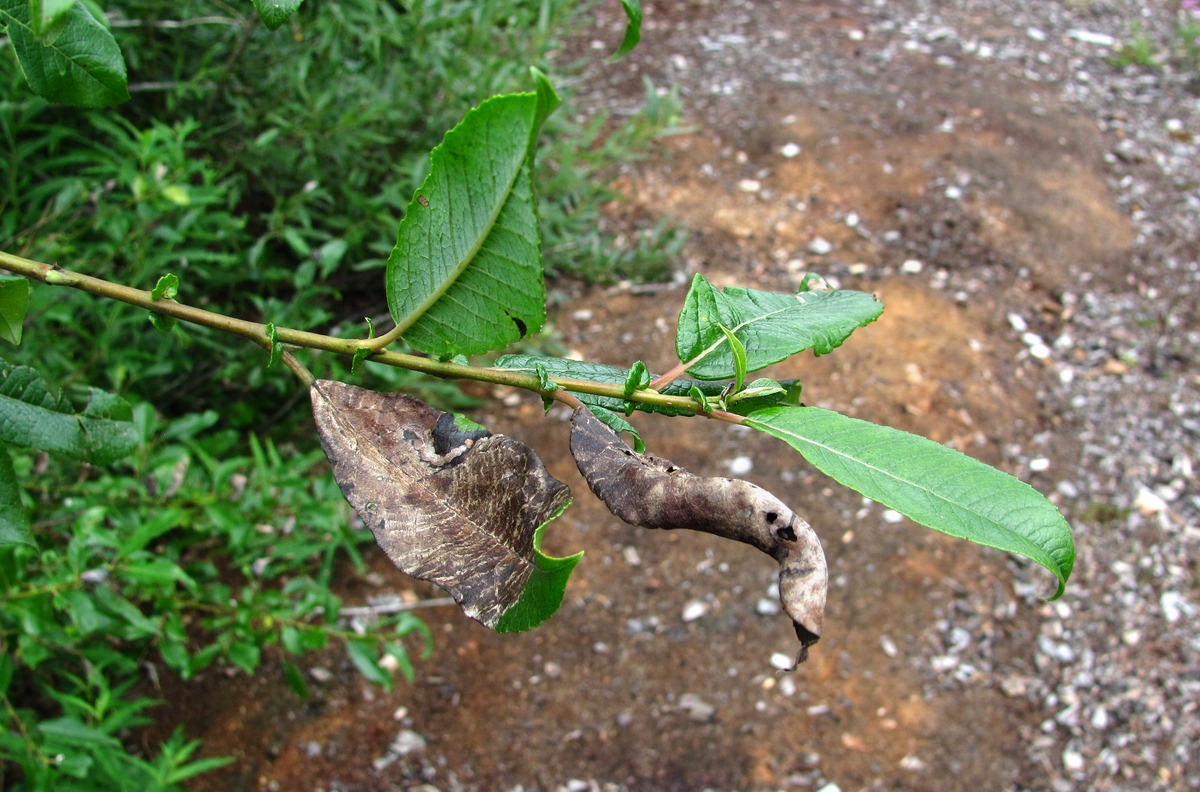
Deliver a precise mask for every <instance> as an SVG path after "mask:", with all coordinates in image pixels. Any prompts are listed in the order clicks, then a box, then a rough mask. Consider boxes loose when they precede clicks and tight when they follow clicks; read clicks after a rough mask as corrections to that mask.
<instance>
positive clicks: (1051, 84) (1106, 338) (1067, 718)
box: [866, 1, 1200, 791]
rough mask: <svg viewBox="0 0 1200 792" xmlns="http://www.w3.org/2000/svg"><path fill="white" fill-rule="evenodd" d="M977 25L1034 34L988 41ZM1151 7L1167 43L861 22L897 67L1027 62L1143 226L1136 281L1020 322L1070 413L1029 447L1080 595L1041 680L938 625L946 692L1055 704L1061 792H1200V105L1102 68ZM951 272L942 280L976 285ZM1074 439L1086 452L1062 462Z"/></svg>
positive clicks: (1177, 87) (1050, 616)
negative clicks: (1058, 510)
mask: <svg viewBox="0 0 1200 792" xmlns="http://www.w3.org/2000/svg"><path fill="white" fill-rule="evenodd" d="M867 13H872V12H870V11H868V12H867ZM981 16H982V17H986V18H987V19H996V18H1001V19H1009V20H1011V26H1012V29H1013V30H1014V31H1023V33H1021V32H1012V31H1010V32H1009V34H1008V35H1005V36H1004V37H1002V38H1000V37H997V38H995V39H993V40H989V39H987V38H984V37H982V36H980V35H979V34H977V33H976V32H974V31H975V30H976V28H977V27H978V20H979V19H980V17H981ZM1139 18H1140V21H1141V26H1142V32H1143V33H1144V34H1145V35H1148V36H1150V37H1151V38H1152V39H1153V40H1154V41H1156V42H1157V43H1158V44H1159V46H1160V47H1163V48H1165V47H1166V46H1167V44H1168V43H1169V42H1170V40H1171V34H1172V31H1171V28H1170V25H1169V24H1168V21H1169V19H1168V15H1166V14H1165V13H1163V12H1162V11H1161V10H1159V11H1157V12H1154V13H1151V12H1148V11H1147V10H1146V8H1145V6H1144V5H1143V4H1138V3H1122V2H1096V3H1084V4H1069V5H1068V4H1062V3H1041V2H1039V3H1033V2H1016V1H1008V2H964V3H958V4H954V7H953V8H949V9H948V8H945V7H944V4H940V3H932V2H904V3H888V4H887V5H886V7H877V8H876V11H875V12H874V19H875V20H876V21H875V23H874V24H872V25H871V26H869V27H868V28H867V31H866V39H867V40H868V41H871V40H872V39H876V38H880V37H882V38H884V39H885V40H886V42H887V43H885V44H884V45H883V46H882V48H881V52H882V54H881V55H880V57H882V58H886V57H887V56H886V53H887V52H888V51H889V50H890V49H895V48H900V49H912V48H917V49H921V50H928V51H929V52H931V53H934V52H937V53H942V57H945V58H947V59H950V60H952V61H954V62H955V63H956V64H964V65H965V68H968V69H971V68H980V67H981V62H986V61H992V62H996V63H997V65H996V66H995V67H996V68H1012V67H1016V68H1018V69H1020V70H1021V73H1022V74H1023V76H1024V77H1025V79H1027V80H1028V81H1029V82H1030V83H1037V84H1039V85H1041V86H1043V87H1042V92H1043V96H1044V98H1045V101H1046V102H1047V103H1050V102H1055V101H1057V102H1061V103H1064V104H1066V105H1070V106H1072V107H1074V108H1075V109H1076V110H1077V111H1078V112H1079V113H1081V114H1083V115H1084V116H1085V117H1087V118H1089V119H1091V120H1093V121H1094V123H1095V124H1096V125H1097V127H1098V128H1099V129H1100V130H1101V131H1102V133H1103V139H1104V141H1105V143H1106V145H1107V146H1108V147H1109V154H1108V155H1107V156H1106V157H1105V161H1106V164H1107V167H1108V172H1107V174H1106V175H1107V181H1108V185H1109V187H1110V189H1111V190H1112V192H1113V194H1114V195H1115V196H1116V201H1117V204H1118V205H1119V206H1120V207H1121V208H1122V210H1123V211H1124V212H1125V213H1127V215H1128V216H1129V217H1130V218H1132V220H1133V223H1134V226H1135V234H1136V241H1135V245H1134V252H1133V261H1132V262H1131V265H1130V267H1129V275H1128V278H1127V280H1126V284H1125V288H1114V287H1113V285H1112V284H1108V285H1103V284H1100V283H1095V282H1094V281H1093V279H1090V278H1088V276H1087V273H1084V272H1080V273H1076V274H1075V275H1076V279H1075V282H1074V283H1073V284H1072V285H1071V286H1069V287H1068V289H1067V290H1066V291H1064V292H1063V294H1062V295H1061V304H1062V308H1063V310H1062V313H1061V315H1060V316H1059V317H1058V321H1057V322H1055V323H1053V324H1050V323H1048V322H1047V321H1046V319H1045V317H1044V316H1043V315H1042V314H1041V312H1038V313H1037V314H1032V313H1031V314H1028V315H1020V314H1014V315H1012V316H1010V317H1009V322H1010V325H1011V327H1012V331H1013V337H1014V338H1015V339H1016V340H1018V341H1020V342H1021V343H1022V344H1023V346H1024V347H1025V350H1024V352H1023V353H1022V356H1021V358H1020V359H1019V361H1018V362H1019V364H1020V366H1021V368H1022V371H1023V374H1024V375H1025V377H1026V378H1027V381H1032V382H1037V383H1039V389H1038V397H1039V399H1040V401H1041V402H1042V404H1043V405H1044V408H1045V411H1046V413H1047V414H1050V415H1057V416H1061V417H1062V418H1063V425H1062V427H1061V428H1060V429H1059V430H1058V431H1057V432H1055V433H1054V434H1047V435H1046V436H1044V437H1040V438H1035V442H1036V441H1040V442H1037V443H1036V444H1037V446H1038V447H1037V448H1035V449H1024V450H1020V451H1018V454H1024V455H1026V456H1027V457H1028V459H1026V469H1027V470H1030V471H1031V472H1032V473H1037V474H1040V476H1039V479H1037V483H1039V484H1046V485H1048V486H1043V487H1042V489H1043V490H1044V491H1047V490H1049V491H1054V492H1055V493H1056V495H1055V498H1056V500H1057V501H1058V502H1059V504H1060V506H1061V507H1062V508H1063V509H1064V511H1066V512H1067V513H1068V515H1069V516H1070V517H1071V519H1072V524H1073V527H1074V529H1075V538H1076V544H1077V546H1078V548H1079V558H1078V560H1077V566H1076V571H1075V575H1074V576H1073V578H1072V580H1071V583H1070V585H1069V586H1068V588H1067V593H1066V595H1065V596H1064V597H1063V598H1062V599H1061V600H1059V601H1057V602H1055V603H1047V604H1042V605H1041V606H1040V607H1041V611H1042V614H1043V616H1044V621H1043V622H1042V624H1041V627H1040V634H1039V635H1038V636H1037V640H1036V644H1035V645H1036V654H1035V657H1034V667H1035V668H1036V670H1037V674H1036V675H1032V676H1031V675H1022V674H1017V673H1014V672H1012V671H1011V670H1005V669H993V668H992V666H991V661H990V654H991V653H990V652H989V642H988V641H987V640H984V641H978V642H976V641H975V640H973V639H972V634H974V635H979V634H981V633H982V632H983V630H982V623H983V621H984V618H985V616H986V614H985V615H981V614H979V613H977V612H975V611H969V610H963V611H961V612H957V613H953V614H947V616H948V617H950V616H953V618H946V619H944V620H943V621H942V622H941V623H939V624H938V625H935V626H934V628H933V630H932V633H933V634H934V635H933V636H932V637H933V638H934V639H936V640H938V641H940V642H941V645H942V647H943V650H944V651H943V654H940V655H936V656H933V657H932V658H931V665H932V667H933V670H934V671H935V672H936V674H937V676H938V678H939V684H940V685H943V686H948V687H952V686H955V685H962V684H966V683H968V682H970V681H972V680H975V681H977V680H978V679H979V676H980V675H986V674H992V675H993V676H992V681H993V682H994V683H995V684H997V685H999V686H1000V688H1001V689H1002V690H1003V691H1004V693H1005V694H1006V695H1009V696H1014V697H1026V698H1028V699H1030V700H1031V701H1033V702H1036V703H1038V704H1040V705H1041V706H1043V707H1044V708H1045V709H1046V710H1047V713H1048V715H1047V717H1046V718H1045V720H1044V721H1043V722H1042V723H1040V724H1039V725H1038V726H1037V727H1036V729H1033V730H1031V731H1030V733H1029V734H1028V735H1026V737H1027V744H1028V746H1029V752H1030V755H1031V758H1033V759H1034V760H1035V761H1036V762H1037V763H1038V764H1040V765H1041V766H1042V767H1044V768H1045V769H1046V772H1047V781H1048V784H1049V786H1050V787H1051V788H1053V789H1055V790H1064V791H1065V790H1072V789H1095V790H1107V789H1114V790H1115V789H1183V788H1200V630H1198V629H1197V621H1196V618H1195V616H1196V614H1197V612H1198V607H1197V603H1198V602H1200V596H1198V594H1197V589H1198V581H1197V571H1196V561H1195V559H1197V558H1200V527H1198V525H1200V490H1197V487H1196V483H1195V482H1196V477H1195V472H1194V471H1195V467H1196V465H1197V463H1198V462H1200V460H1198V458H1197V441H1198V439H1200V361H1198V360H1197V350H1200V330H1198V329H1197V327H1198V325H1197V315H1196V295H1197V294H1200V288H1198V286H1200V265H1198V264H1197V250H1198V248H1200V239H1198V231H1197V229H1200V191H1198V181H1200V148H1198V146H1197V137H1198V136H1200V101H1198V100H1197V96H1196V94H1195V93H1193V92H1192V90H1189V84H1191V85H1193V86H1194V80H1195V75H1190V74H1187V73H1180V72H1177V71H1172V70H1171V69H1170V68H1164V69H1162V70H1159V71H1153V72H1146V71H1142V70H1139V69H1135V68H1118V67H1114V66H1112V65H1110V63H1109V62H1108V61H1107V58H1108V57H1109V56H1111V55H1112V53H1113V44H1112V42H1115V41H1120V40H1121V39H1123V38H1126V37H1127V36H1128V34H1129V32H1130V30H1131V20H1134V19H1139ZM993 30H994V29H993ZM953 281H954V279H953V277H952V279H951V283H949V284H947V285H946V288H950V289H955V288H968V285H967V284H966V283H965V282H959V283H955V282H953ZM1060 438H1070V442H1069V443H1068V444H1067V445H1068V446H1069V447H1070V448H1072V449H1077V450H1076V451H1074V452H1073V454H1071V455H1068V456H1065V457H1064V454H1063V448H1061V447H1060V446H1061V445H1062V444H1060V443H1059V442H1058V441H1059V439H1060ZM1030 452H1033V453H1030ZM1068 453H1070V452H1068ZM1051 460H1053V462H1051ZM1060 475H1069V476H1070V478H1069V479H1064V478H1058V476H1060ZM1036 574H1037V573H1036V572H1034V571H1033V570H1029V569H1025V568H1022V569H1020V570H1019V571H1018V577H1017V580H1018V583H1017V592H1016V593H1017V594H1018V595H1021V596H1023V597H1025V598H1026V599H1028V600H1029V601H1030V602H1031V603H1032V602H1036V599H1035V597H1036V595H1037V594H1040V593H1043V592H1042V590H1041V587H1042V586H1043V585H1044V581H1043V580H1040V579H1038V578H1037V577H1036ZM993 615H1001V616H1002V615H1003V614H993ZM951 625H953V626H951ZM964 633H966V634H964Z"/></svg>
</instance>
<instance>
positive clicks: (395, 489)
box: [310, 380, 579, 632]
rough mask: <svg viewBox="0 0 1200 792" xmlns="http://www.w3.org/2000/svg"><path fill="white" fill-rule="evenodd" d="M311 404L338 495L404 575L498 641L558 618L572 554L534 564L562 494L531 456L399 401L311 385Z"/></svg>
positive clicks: (506, 441) (500, 438)
mask: <svg viewBox="0 0 1200 792" xmlns="http://www.w3.org/2000/svg"><path fill="white" fill-rule="evenodd" d="M310 395H311V397H312V406H313V418H314V419H315V420H316V424H317V430H318V432H319V433H320V435H321V444H322V446H323V447H324V449H325V455H326V456H327V457H329V460H330V461H331V462H332V463H333V475H334V478H335V479H337V482H338V485H339V486H340V487H341V489H342V494H343V495H345V496H346V500H348V501H349V502H350V505H352V506H353V507H354V508H355V509H356V510H357V511H358V514H359V516H360V517H361V518H362V520H363V522H364V523H365V524H366V525H367V527H369V528H370V529H371V531H372V532H373V533H374V534H375V539H376V540H377V541H378V542H379V545H380V547H382V548H383V549H384V551H385V552H386V553H387V555H388V557H389V558H390V559H391V560H392V562H393V563H394V564H395V565H396V566H397V567H399V568H400V570H401V571H403V572H405V573H406V574H409V575H412V576H413V577H417V578H421V579H423V580H429V581H431V582H433V583H436V584H437V585H439V586H441V587H442V588H444V589H445V590H446V591H447V592H449V593H450V595H451V596H452V597H454V599H455V600H456V601H457V602H458V604H459V605H460V606H461V607H462V609H463V612H464V613H466V614H467V615H468V616H470V617H471V618H473V619H476V620H478V621H480V622H482V623H483V624H485V625H487V626H488V627H492V628H494V629H496V630H497V631H498V632H514V631H519V630H526V629H529V628H531V627H534V626H536V625H537V624H539V623H540V622H542V621H544V620H545V619H546V618H549V616H550V615H551V614H553V613H554V611H555V610H557V609H558V606H559V604H561V602H562V596H563V591H564V589H565V587H566V581H567V578H568V577H569V576H570V574H571V570H572V569H573V568H574V567H575V564H576V563H577V562H578V560H579V555H575V556H571V557H568V558H550V557H548V556H546V555H544V554H542V552H541V549H540V545H541V534H542V531H543V530H544V529H545V525H546V523H548V522H550V521H551V520H553V519H554V518H555V517H557V516H558V515H559V514H561V513H562V511H563V510H564V509H565V508H566V507H567V505H568V504H569V503H570V500H571V498H570V490H569V489H568V488H567V485H566V484H563V483H562V482H561V481H558V480H557V479H555V478H553V477H552V476H551V475H550V474H549V473H548V472H547V471H546V467H545V465H543V464H542V461H541V460H540V459H538V457H537V455H536V454H535V453H534V452H533V450H532V449H530V448H529V447H528V446H526V445H524V444H523V443H520V442H518V441H516V440H514V439H512V438H510V437H505V436H504V435H490V434H487V433H486V431H480V430H470V431H463V430H461V429H455V425H454V422H453V418H452V417H450V416H448V414H447V413H443V412H441V411H440V410H437V409H434V408H433V407H430V406H429V405H427V404H425V403H424V402H421V401H419V400H417V399H414V398H412V397H410V396H405V395H404V394H399V393H378V392H376V391H371V390H364V389H363V388H357V387H354V386H353V385H346V384H345V383H341V382H335V381H331V380H318V381H316V382H314V383H313V385H312V388H311V390H310ZM450 443H457V444H456V445H453V446H450V445H449V444H450Z"/></svg>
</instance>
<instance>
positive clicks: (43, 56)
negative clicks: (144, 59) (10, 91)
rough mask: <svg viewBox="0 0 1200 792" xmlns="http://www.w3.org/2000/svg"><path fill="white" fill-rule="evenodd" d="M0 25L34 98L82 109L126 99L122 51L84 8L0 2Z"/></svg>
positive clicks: (11, 0) (15, 0)
mask: <svg viewBox="0 0 1200 792" xmlns="http://www.w3.org/2000/svg"><path fill="white" fill-rule="evenodd" d="M31 11H36V12H37V13H36V14H33V15H31V13H30V12H31ZM0 25H2V26H3V30H4V32H5V33H7V34H8V38H9V41H11V42H12V47H13V51H14V52H15V53H16V56H17V60H18V61H19V62H20V64H21V71H22V72H24V74H25V79H26V80H28V81H29V86H30V87H31V88H32V89H33V91H34V92H35V93H37V94H39V95H41V96H44V97H46V98H47V99H50V100H51V101H54V102H64V103H67V104H75V105H80V106H82V107H108V106H110V105H115V104H120V103H121V102H124V101H126V100H128V99H129V91H128V89H127V87H126V77H125V60H124V58H122V57H121V48H120V47H119V46H118V45H117V41H116V39H114V38H113V35H112V33H111V32H110V31H109V29H108V28H107V27H105V26H104V25H103V24H101V23H100V22H99V21H98V20H97V19H96V18H95V17H94V16H92V12H91V11H89V10H88V9H87V7H86V6H84V5H83V3H79V2H71V3H63V2H61V1H60V0H54V1H53V2H44V0H43V2H37V1H36V0H35V2H33V3H30V2H29V0H0Z"/></svg>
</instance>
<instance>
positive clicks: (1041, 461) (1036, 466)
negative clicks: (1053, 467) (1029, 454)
mask: <svg viewBox="0 0 1200 792" xmlns="http://www.w3.org/2000/svg"><path fill="white" fill-rule="evenodd" d="M1029 469H1030V470H1032V471H1033V472H1034V473H1041V472H1042V471H1044V470H1049V469H1050V460H1049V459H1046V457H1035V458H1034V459H1031V460H1029Z"/></svg>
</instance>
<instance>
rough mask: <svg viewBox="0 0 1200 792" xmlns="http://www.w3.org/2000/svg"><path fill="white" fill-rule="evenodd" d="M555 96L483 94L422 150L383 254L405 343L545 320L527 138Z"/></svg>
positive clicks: (487, 335)
mask: <svg viewBox="0 0 1200 792" xmlns="http://www.w3.org/2000/svg"><path fill="white" fill-rule="evenodd" d="M557 99H558V97H557V95H556V94H554V92H553V89H552V88H550V87H549V84H548V83H546V82H545V80H544V78H542V79H541V80H539V82H538V91H537V92H536V93H525V94H511V95H506V96H496V97H493V98H491V99H489V100H487V101H486V102H484V103H483V104H481V105H479V106H478V107H476V108H475V109H473V110H471V111H470V112H469V113H467V116H466V118H464V119H463V120H462V122H461V123H460V124H459V125H458V126H456V127H454V129H451V130H450V131H449V132H447V133H446V137H445V139H444V140H443V141H442V143H441V144H440V145H438V146H437V147H436V148H435V149H434V150H433V152H432V153H431V154H430V172H429V176H428V178H426V179H425V182H424V183H423V184H422V185H421V187H420V189H419V190H418V191H417V194H416V195H415V196H414V197H413V200H412V202H411V203H409V205H408V208H407V210H406V213H405V215H404V219H403V220H402V221H401V223H400V230H399V234H398V237H397V240H396V246H395V248H393V250H392V253H391V255H390V256H389V257H388V262H387V276H386V290H387V296H388V307H389V309H390V311H391V314H392V319H394V320H395V322H396V326H397V330H398V331H399V332H400V333H401V334H402V335H403V337H404V339H405V340H406V341H407V342H408V343H409V344H410V345H412V346H413V347H414V348H415V349H417V350H419V351H421V352H424V353H426V354H429V355H434V356H437V357H439V358H448V357H451V356H453V355H457V354H473V353H477V352H486V351H489V350H494V349H499V348H501V347H504V346H507V345H508V344H510V343H512V342H514V341H517V340H519V339H521V338H524V337H525V336H526V335H527V334H529V333H532V332H536V331H537V330H539V329H540V328H541V326H542V323H543V322H544V321H545V317H546V309H545V298H546V288H545V283H544V281H543V277H542V252H541V237H540V232H539V229H538V217H537V206H536V201H535V198H534V190H533V180H532V175H531V174H532V167H531V166H532V153H531V152H532V144H533V141H534V140H536V136H537V132H538V129H539V128H540V126H541V123H542V121H543V120H544V119H545V116H546V115H547V114H548V113H549V112H550V111H551V110H553V107H554V106H555V104H556V102H557Z"/></svg>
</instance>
